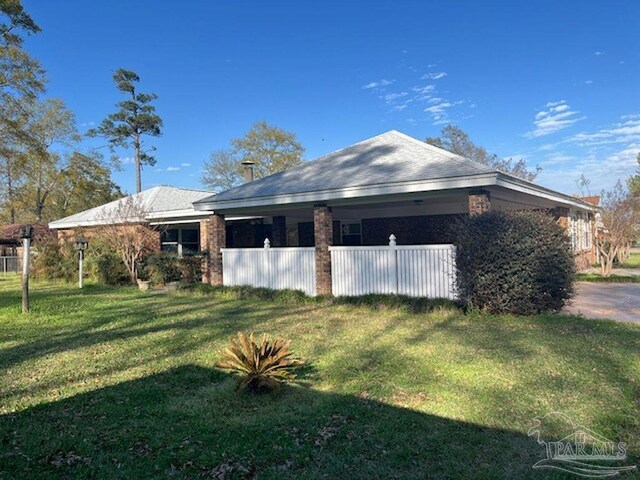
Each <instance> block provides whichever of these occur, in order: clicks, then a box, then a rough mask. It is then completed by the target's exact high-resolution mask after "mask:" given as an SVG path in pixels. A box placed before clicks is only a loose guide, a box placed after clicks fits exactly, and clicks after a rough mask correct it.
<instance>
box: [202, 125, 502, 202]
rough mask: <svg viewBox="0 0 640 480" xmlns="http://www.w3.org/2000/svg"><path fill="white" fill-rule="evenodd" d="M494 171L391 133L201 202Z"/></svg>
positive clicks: (412, 139)
mask: <svg viewBox="0 0 640 480" xmlns="http://www.w3.org/2000/svg"><path fill="white" fill-rule="evenodd" d="M491 172H495V169H492V168H490V167H487V166H486V165H482V164H480V163H477V162H474V161H472V160H468V159H466V158H464V157H461V156H459V155H455V154H453V153H451V152H448V151H446V150H443V149H441V148H437V147H434V146H432V145H429V144H427V143H425V142H422V141H420V140H417V139H415V138H412V137H410V136H408V135H405V134H403V133H400V132H398V131H396V130H391V131H389V132H386V133H383V134H381V135H378V136H376V137H373V138H369V139H367V140H364V141H362V142H359V143H356V144H354V145H351V146H349V147H346V148H343V149H341V150H337V151H335V152H332V153H329V154H327V155H324V156H322V157H319V158H317V159H316V160H313V161H309V162H305V163H303V164H301V165H298V166H296V167H293V168H290V169H288V170H285V171H283V172H279V173H276V174H273V175H270V176H268V177H264V178H261V179H258V180H256V181H254V182H251V183H247V184H245V185H241V186H239V187H236V188H232V189H231V190H227V191H225V192H222V193H220V194H218V195H215V198H214V197H213V196H212V197H209V198H205V199H204V200H201V201H200V202H196V203H205V202H216V201H226V200H241V199H248V198H259V197H271V196H274V195H283V194H293V193H307V192H315V191H321V190H332V189H342V188H349V187H359V186H365V185H379V184H390V183H401V182H407V181H416V180H435V179H439V178H451V177H462V176H468V175H477V174H481V173H491Z"/></svg>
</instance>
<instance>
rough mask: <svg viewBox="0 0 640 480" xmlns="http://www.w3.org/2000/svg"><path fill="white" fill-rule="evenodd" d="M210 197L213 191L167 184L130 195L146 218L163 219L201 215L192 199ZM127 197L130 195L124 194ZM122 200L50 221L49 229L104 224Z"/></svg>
mask: <svg viewBox="0 0 640 480" xmlns="http://www.w3.org/2000/svg"><path fill="white" fill-rule="evenodd" d="M210 196H211V192H208V191H204V190H191V189H186V188H176V187H167V186H157V187H153V188H150V189H148V190H144V191H142V192H140V193H136V194H134V195H131V198H133V199H134V201H135V202H136V203H138V202H139V203H140V206H141V207H142V208H143V209H144V211H145V212H146V215H145V217H146V218H145V219H146V220H153V219H161V218H172V217H189V216H201V215H202V213H200V212H196V211H194V209H193V202H195V201H197V200H201V199H204V198H207V197H210ZM125 198H127V197H125ZM122 202H123V199H119V200H115V201H113V202H110V203H106V204H104V205H100V206H99V207H95V208H91V209H89V210H85V211H84V212H80V213H76V214H74V215H70V216H68V217H65V218H62V219H60V220H55V221H53V222H51V223H49V228H52V229H60V228H75V227H87V226H94V225H101V224H103V223H104V222H105V219H106V218H108V217H109V214H110V212H113V211H114V210H115V209H116V208H117V207H118V205H119V204H120V203H122Z"/></svg>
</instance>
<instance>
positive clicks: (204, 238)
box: [200, 214, 227, 285]
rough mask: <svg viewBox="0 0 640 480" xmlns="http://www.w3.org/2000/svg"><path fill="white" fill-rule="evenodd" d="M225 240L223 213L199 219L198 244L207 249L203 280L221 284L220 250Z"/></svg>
mask: <svg viewBox="0 0 640 480" xmlns="http://www.w3.org/2000/svg"><path fill="white" fill-rule="evenodd" d="M226 242H227V234H226V225H225V221H224V215H217V214H214V215H211V216H210V217H208V218H205V219H203V220H201V221H200V245H201V248H202V249H204V250H206V251H207V253H208V254H207V259H206V261H205V267H204V275H203V281H204V282H206V283H211V285H222V275H223V274H222V251H221V249H222V248H224V247H225V245H226Z"/></svg>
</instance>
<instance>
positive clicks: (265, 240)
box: [264, 238, 271, 248]
mask: <svg viewBox="0 0 640 480" xmlns="http://www.w3.org/2000/svg"><path fill="white" fill-rule="evenodd" d="M270 247H271V242H270V241H269V239H268V238H265V239H264V248H270Z"/></svg>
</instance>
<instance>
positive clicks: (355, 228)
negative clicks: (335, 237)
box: [340, 223, 362, 245]
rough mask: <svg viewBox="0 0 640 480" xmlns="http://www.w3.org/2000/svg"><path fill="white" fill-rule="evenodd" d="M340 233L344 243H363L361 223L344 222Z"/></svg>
mask: <svg viewBox="0 0 640 480" xmlns="http://www.w3.org/2000/svg"><path fill="white" fill-rule="evenodd" d="M340 233H341V234H342V245H362V226H361V225H360V224H359V223H343V224H342V226H341V227H340Z"/></svg>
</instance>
